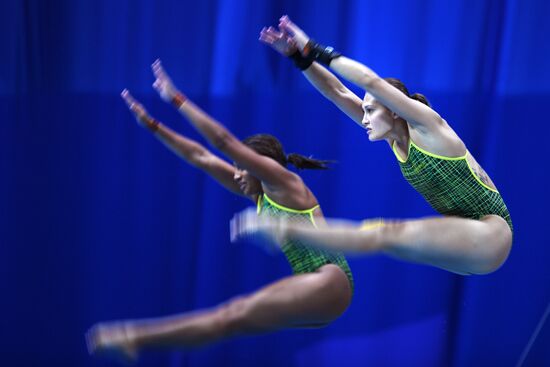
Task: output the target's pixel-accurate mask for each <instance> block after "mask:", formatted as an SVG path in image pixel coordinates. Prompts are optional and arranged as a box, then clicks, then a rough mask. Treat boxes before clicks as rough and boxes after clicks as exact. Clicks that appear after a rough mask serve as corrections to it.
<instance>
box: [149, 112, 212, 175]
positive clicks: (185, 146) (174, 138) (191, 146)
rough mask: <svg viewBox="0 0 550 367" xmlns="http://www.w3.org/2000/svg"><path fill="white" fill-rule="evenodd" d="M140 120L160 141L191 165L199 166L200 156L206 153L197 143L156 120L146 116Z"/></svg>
mask: <svg viewBox="0 0 550 367" xmlns="http://www.w3.org/2000/svg"><path fill="white" fill-rule="evenodd" d="M142 122H143V123H144V125H145V127H147V129H148V130H150V131H151V132H152V133H153V135H154V136H155V137H156V138H157V139H158V140H160V142H161V143H163V144H164V145H165V146H166V147H167V148H168V149H170V150H171V151H172V152H174V153H175V154H176V155H177V156H179V157H180V158H182V159H183V160H185V161H186V162H187V163H189V164H191V165H193V166H200V162H201V157H204V156H205V155H206V154H207V153H208V151H207V150H206V148H204V147H203V146H202V145H200V144H199V143H197V142H195V141H193V140H191V139H188V138H186V137H184V136H182V135H180V134H178V133H176V132H175V131H174V130H172V129H170V128H169V127H167V126H165V125H164V124H162V123H161V122H160V121H158V120H155V119H153V118H151V117H147V118H145V119H142Z"/></svg>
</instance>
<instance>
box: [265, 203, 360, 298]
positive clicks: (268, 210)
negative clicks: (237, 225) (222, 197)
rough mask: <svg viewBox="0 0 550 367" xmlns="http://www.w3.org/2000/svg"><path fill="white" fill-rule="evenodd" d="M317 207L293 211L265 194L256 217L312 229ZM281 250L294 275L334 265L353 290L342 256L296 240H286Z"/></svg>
mask: <svg viewBox="0 0 550 367" xmlns="http://www.w3.org/2000/svg"><path fill="white" fill-rule="evenodd" d="M318 207H319V205H316V206H314V207H313V208H311V209H307V210H295V209H290V208H286V207H284V206H282V205H279V204H277V203H276V202H274V201H273V200H271V199H270V198H269V197H268V196H267V195H266V194H263V195H260V197H259V198H258V215H270V216H276V217H285V218H286V219H287V220H289V221H292V222H294V223H303V224H306V225H310V226H311V225H313V226H314V227H316V225H315V219H314V217H313V211H314V210H315V209H317V208H318ZM282 250H283V253H284V254H285V256H286V258H287V260H288V262H289V263H290V266H291V267H292V270H293V271H294V274H303V273H313V272H315V271H316V270H317V269H319V268H320V267H321V266H323V265H326V264H334V265H337V266H338V267H339V268H340V269H342V270H343V271H344V273H346V275H347V277H348V279H349V282H350V286H351V289H352V290H353V276H352V275H351V270H350V268H349V265H348V262H347V261H346V258H345V257H344V256H343V255H342V254H340V253H336V252H329V251H324V250H319V249H316V248H313V247H310V246H306V245H304V244H303V243H302V242H300V241H298V240H287V241H286V242H285V243H284V244H283V246H282Z"/></svg>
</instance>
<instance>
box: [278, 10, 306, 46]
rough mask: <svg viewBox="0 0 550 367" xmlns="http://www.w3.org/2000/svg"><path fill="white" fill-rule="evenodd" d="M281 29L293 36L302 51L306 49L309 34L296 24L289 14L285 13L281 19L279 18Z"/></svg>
mask: <svg viewBox="0 0 550 367" xmlns="http://www.w3.org/2000/svg"><path fill="white" fill-rule="evenodd" d="M279 29H280V30H281V31H282V32H283V33H286V34H288V35H289V36H290V37H291V38H292V40H293V41H294V44H295V45H296V47H298V49H299V50H300V52H302V51H303V50H304V47H305V46H306V44H307V43H308V42H309V36H308V35H307V34H306V33H305V32H304V31H302V30H301V29H300V28H299V27H298V26H297V25H296V24H294V23H293V22H292V21H291V20H290V18H289V17H288V15H283V16H282V17H281V19H279Z"/></svg>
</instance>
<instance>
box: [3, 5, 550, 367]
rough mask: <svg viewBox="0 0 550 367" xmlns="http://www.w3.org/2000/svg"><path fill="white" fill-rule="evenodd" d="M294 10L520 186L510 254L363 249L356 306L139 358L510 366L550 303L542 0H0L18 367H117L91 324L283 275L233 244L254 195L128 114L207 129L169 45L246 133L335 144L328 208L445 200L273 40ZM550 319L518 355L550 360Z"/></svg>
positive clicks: (547, 57) (216, 112)
mask: <svg viewBox="0 0 550 367" xmlns="http://www.w3.org/2000/svg"><path fill="white" fill-rule="evenodd" d="M282 14H289V15H290V16H291V18H293V20H294V21H296V23H297V24H298V25H300V26H301V27H302V28H303V29H304V30H306V31H307V32H308V34H309V35H310V36H312V37H315V38H316V39H318V40H320V41H322V42H323V43H325V44H331V45H334V46H335V47H336V48H337V49H338V50H340V51H342V52H343V53H344V54H345V55H347V56H349V57H352V58H354V59H357V60H359V61H361V62H363V63H365V64H367V65H369V66H370V67H372V68H373V69H374V70H375V71H377V72H378V73H379V74H380V75H382V76H394V77H399V78H401V79H403V80H404V81H405V82H406V84H407V85H408V86H409V89H410V90H411V92H421V93H423V94H425V95H426V96H427V97H428V98H429V99H430V100H431V102H432V104H433V106H434V108H435V109H436V110H437V111H438V112H439V113H440V114H441V115H442V116H443V117H444V118H445V119H446V120H447V121H448V122H449V123H450V124H451V126H453V128H454V129H455V130H456V131H457V132H458V133H459V135H460V136H461V137H462V138H463V140H464V141H465V142H466V144H467V145H468V147H469V149H470V151H471V152H472V153H473V154H474V156H475V157H476V158H477V159H478V161H479V162H480V163H481V164H482V165H483V166H484V168H485V169H486V170H487V172H488V173H489V174H490V175H491V177H492V179H493V180H494V181H495V182H496V184H497V187H498V188H499V190H500V192H501V194H502V195H503V197H504V198H505V200H506V202H507V205H508V207H509V209H510V212H511V214H512V219H513V221H514V225H515V241H514V247H513V250H512V253H511V256H510V258H509V260H508V261H507V263H506V264H505V265H504V266H503V267H502V268H501V269H500V270H498V271H497V272H496V273H494V274H491V275H487V276H472V277H467V278H465V277H460V276H456V275H453V274H449V273H446V272H444V271H441V270H438V269H433V268H429V267H425V266H420V265H412V264H407V263H404V262H400V261H396V260H393V259H390V258H387V257H383V256H364V257H354V258H352V259H351V260H350V263H351V266H352V269H353V270H354V275H355V278H356V293H355V298H354V302H353V304H352V306H351V307H350V309H349V310H348V311H347V313H346V314H345V315H344V316H343V317H342V318H341V319H339V320H338V321H336V322H334V323H333V324H332V325H331V326H329V327H328V328H326V329H321V330H305V331H283V332H279V333H275V334H271V335H265V336H260V337H247V338H238V339H234V340H230V341H225V342H221V343H218V344H215V345H213V346H210V347H207V348H203V349H200V350H197V351H193V352H184V351H152V352H146V353H144V354H143V356H142V358H141V359H140V362H139V364H138V365H139V366H229V365H232V366H247V365H250V366H258V365H262V366H263V367H268V366H281V365H285V366H299V367H306V366H367V365H368V366H425V367H429V366H498V367H503V366H515V365H516V363H517V362H518V361H519V359H520V355H521V353H522V351H523V350H524V348H525V347H526V345H527V344H528V341H529V338H530V337H531V335H532V334H533V332H534V330H535V328H536V326H537V323H538V322H539V320H541V317H542V316H543V314H544V311H545V309H546V307H547V305H548V302H549V301H550V270H549V267H548V264H549V262H550V243H549V240H548V228H549V224H548V215H547V210H548V207H549V206H550V195H549V194H548V179H549V177H550V170H549V164H548V159H547V155H548V146H547V144H548V137H547V131H548V127H547V125H548V110H547V109H546V108H547V107H548V106H549V105H550V67H549V65H550V47H549V43H548V38H549V36H550V22H549V21H548V19H549V17H550V2H548V1H546V0H501V1H497V0H481V1H478V0H452V1H451V0H449V1H436V0H430V1H429V0H370V1H326V2H322V1H253V0H233V1H231V0H219V1H213V0H210V1H195V2H190V1H175V0H163V1H145V0H142V1H130V0H117V1H108V0H97V1H69V0H65V1H62V0H58V1H53V0H52V1H32V0H26V1H24V0H19V1H16V0H6V1H3V2H2V4H1V5H0V45H1V50H2V57H1V58H0V115H1V116H2V121H1V122H0V139H1V142H0V172H1V179H0V291H1V293H0V294H1V296H0V307H1V308H0V311H1V312H2V317H1V318H0V345H1V347H0V348H1V353H0V364H1V365H2V366H37V365H56V366H65V365H67V366H110V365H114V364H113V363H112V362H110V361H104V360H100V359H95V358H91V357H89V356H88V355H87V352H86V348H85V343H84V338H83V333H84V332H85V330H86V329H87V328H88V327H89V326H91V325H92V324H93V323H95V322H97V321H101V320H110V319H119V318H142V317H155V316H162V315H167V314H172V313H179V312H183V311H188V310H193V309H197V308H201V307H209V306H212V305H215V304H217V303H220V302H222V301H224V300H226V299H228V298H230V297H232V296H234V295H237V294H242V293H245V292H250V291H253V290H255V289H257V288H259V287H260V286H262V285H264V284H267V283H269V282H271V281H274V280H276V279H279V278H281V277H282V276H285V275H287V274H289V267H288V265H287V264H286V262H285V260H284V258H283V257H282V256H270V255H268V254H266V253H264V252H263V251H262V250H261V249H260V248H257V247H255V246H252V245H250V244H247V243H238V244H230V242H229V231H228V227H229V225H228V221H229V219H230V218H231V216H232V214H233V213H234V212H236V211H238V210H241V209H243V208H245V207H246V206H248V205H249V203H247V202H246V201H245V200H244V199H240V198H237V197H234V196H232V195H230V194H229V193H227V192H224V190H223V189H221V188H220V187H218V186H217V185H216V183H214V182H212V181H211V180H210V179H209V178H208V177H206V176H205V175H204V174H202V173H201V172H198V171H196V170H195V169H193V168H192V167H190V166H188V165H186V164H185V163H183V162H181V161H179V160H178V159H177V158H176V157H175V156H174V155H173V154H171V153H170V152H168V151H167V150H166V149H165V148H164V147H163V146H162V145H161V144H159V143H158V142H157V141H156V140H155V139H153V138H152V137H151V136H150V134H149V133H147V132H146V131H144V130H143V129H140V128H139V127H137V126H136V124H135V122H134V120H133V119H132V117H131V115H130V114H129V113H128V111H127V110H126V107H125V105H124V104H123V102H122V100H121V99H120V97H119V93H120V91H121V90H122V89H123V88H125V87H127V88H129V89H130V91H131V92H133V93H134V94H135V96H136V97H137V98H139V99H140V100H142V102H144V103H145V105H146V106H147V108H148V110H149V112H150V113H151V114H153V115H154V116H155V117H157V118H158V119H160V120H162V121H163V122H165V123H167V124H168V125H169V126H171V127H173V128H175V129H176V130H178V131H179V132H181V133H183V134H185V135H187V136H189V137H191V138H194V139H197V140H199V141H201V142H203V140H202V139H200V136H198V134H196V132H195V131H194V130H193V129H192V128H190V126H189V125H188V124H187V123H186V122H185V121H184V120H183V119H182V118H181V117H180V116H179V115H178V114H177V112H176V111H175V110H173V109H172V108H171V107H170V106H168V105H166V104H164V103H162V102H161V101H160V100H159V98H158V96H157V95H156V93H155V92H154V91H153V89H152V88H151V83H152V82H153V78H152V75H151V73H150V69H149V65H150V64H151V63H152V62H153V61H154V60H155V59H156V58H157V57H160V58H161V59H162V60H163V63H164V65H165V67H166V68H167V70H168V72H169V73H170V74H171V76H172V77H173V79H174V81H175V83H176V84H177V85H178V86H179V88H180V89H181V90H182V91H183V92H185V93H186V94H188V95H189V96H190V98H192V99H193V100H194V101H195V102H196V103H198V104H199V105H200V106H202V107H203V108H204V109H205V110H206V111H208V112H210V113H211V114H212V115H213V116H214V117H216V118H217V119H218V120H220V121H222V122H223V123H224V124H225V125H226V126H227V127H229V128H230V129H231V130H232V131H233V132H234V133H235V134H236V135H237V136H239V137H242V138H244V137H245V136H248V135H251V134H253V133H257V132H268V133H272V134H274V135H276V136H278V137H279V138H280V139H281V140H282V141H283V143H284V144H285V147H286V150H287V152H298V153H302V154H305V155H313V156H315V157H318V158H325V159H335V160H337V161H338V163H337V164H335V165H334V166H333V169H331V170H330V171H327V172H304V173H303V177H304V179H305V180H306V182H307V183H308V184H309V185H310V187H311V188H312V190H313V191H314V192H315V193H316V195H317V197H318V199H319V201H320V203H321V205H322V207H323V210H324V212H325V214H326V215H327V216H330V217H342V218H349V219H354V220H360V219H363V218H369V217H378V216H383V217H391V218H416V217H420V216H425V215H432V214H433V211H432V209H431V208H429V207H428V205H427V204H426V203H425V202H424V201H423V200H422V198H421V197H420V196H419V195H418V194H417V193H415V192H414V190H412V188H410V187H409V186H408V184H407V183H406V182H405V181H404V180H403V179H402V177H401V175H400V172H399V168H398V165H397V162H396V160H395V157H394V156H393V154H392V152H391V151H390V150H389V149H388V147H387V145H386V144H384V143H369V142H368V139H367V137H366V136H365V133H364V131H363V130H361V129H359V128H358V127H357V126H356V125H355V124H353V123H352V122H351V120H349V119H347V118H346V117H345V116H344V115H343V114H341V113H340V112H339V111H338V110H337V109H336V108H335V107H334V106H333V105H331V104H330V102H328V101H326V100H325V99H324V98H323V97H322V96H320V95H319V94H318V93H317V92H316V91H315V90H313V88H312V87H311V86H309V85H308V83H307V81H305V79H304V78H303V77H302V76H301V75H300V73H299V72H298V71H297V70H296V69H294V68H293V66H292V65H291V63H290V62H289V61H288V60H285V59H284V58H282V57H280V56H278V55H277V54H276V53H275V52H274V51H272V50H270V49H269V48H268V47H266V46H264V45H262V44H260V42H258V35H259V31H260V29H261V28H262V27H263V26H264V25H276V24H277V21H278V18H279V16H281V15H282ZM354 90H355V91H356V92H357V93H361V91H359V90H357V89H354ZM549 323H550V321H547V322H546V324H545V325H544V326H543V328H542V329H541V332H540V333H539V335H538V338H537V339H536V341H535V342H534V344H533V346H532V348H531V350H530V353H529V354H528V355H527V358H526V359H525V361H524V364H523V365H524V366H549V365H550V352H549V350H550V349H549V348H548V347H549V346H550V325H549Z"/></svg>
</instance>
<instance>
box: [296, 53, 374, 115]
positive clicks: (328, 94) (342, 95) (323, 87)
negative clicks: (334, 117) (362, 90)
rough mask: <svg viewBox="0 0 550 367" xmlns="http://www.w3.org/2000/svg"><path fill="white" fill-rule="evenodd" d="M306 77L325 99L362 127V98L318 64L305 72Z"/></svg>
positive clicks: (314, 64)
mask: <svg viewBox="0 0 550 367" xmlns="http://www.w3.org/2000/svg"><path fill="white" fill-rule="evenodd" d="M304 76H305V77H306V79H307V80H309V82H310V83H311V84H312V85H313V86H314V87H315V88H316V89H317V90H318V91H319V92H320V93H321V94H322V95H323V96H324V97H325V98H327V99H328V100H330V101H331V102H332V103H334V104H335V105H336V107H338V108H339V109H340V111H342V112H344V113H345V114H346V115H347V116H348V117H349V118H351V119H352V120H353V121H355V122H356V123H357V124H359V125H361V121H362V119H363V109H362V107H361V104H362V100H361V98H359V97H358V96H357V95H355V93H353V92H352V91H351V90H350V89H348V88H347V87H346V86H345V85H344V84H343V83H342V82H341V81H340V80H339V79H338V78H337V77H336V76H334V75H333V74H332V73H331V72H330V71H328V70H327V69H325V68H324V67H322V66H321V65H319V64H318V63H316V62H314V63H313V64H312V65H311V66H310V67H309V68H308V69H306V70H305V71H304Z"/></svg>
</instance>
